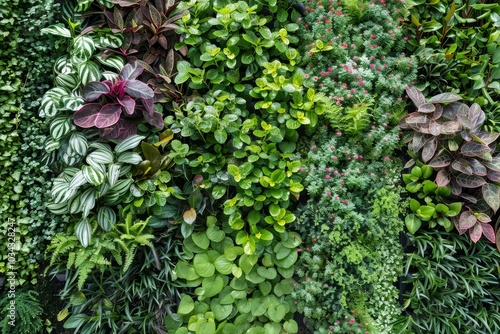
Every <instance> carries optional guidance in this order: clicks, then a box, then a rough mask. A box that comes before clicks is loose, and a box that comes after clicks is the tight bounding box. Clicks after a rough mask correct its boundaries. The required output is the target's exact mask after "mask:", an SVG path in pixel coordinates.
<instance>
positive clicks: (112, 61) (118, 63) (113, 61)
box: [97, 56, 125, 72]
mask: <svg viewBox="0 0 500 334" xmlns="http://www.w3.org/2000/svg"><path fill="white" fill-rule="evenodd" d="M97 60H99V62H100V63H101V64H103V65H106V66H109V67H111V68H114V69H115V70H117V71H118V72H120V71H121V69H122V68H123V66H125V61H124V59H123V58H122V57H120V56H110V57H107V58H104V59H102V58H101V57H97Z"/></svg>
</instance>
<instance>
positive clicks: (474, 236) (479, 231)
mask: <svg viewBox="0 0 500 334" xmlns="http://www.w3.org/2000/svg"><path fill="white" fill-rule="evenodd" d="M481 225H482V224H476V225H474V227H473V228H471V229H469V235H470V239H471V240H472V241H473V242H474V243H476V242H478V240H479V239H481V235H483V227H482V226H481Z"/></svg>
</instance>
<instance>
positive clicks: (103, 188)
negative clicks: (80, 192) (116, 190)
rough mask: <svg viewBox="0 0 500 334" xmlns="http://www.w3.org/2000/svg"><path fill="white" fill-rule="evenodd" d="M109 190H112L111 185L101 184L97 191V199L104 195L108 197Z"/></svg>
mask: <svg viewBox="0 0 500 334" xmlns="http://www.w3.org/2000/svg"><path fill="white" fill-rule="evenodd" d="M109 189H111V186H110V185H109V184H107V183H106V182H104V183H103V184H101V185H100V186H99V188H98V190H97V198H101V197H103V196H104V195H106V194H107V193H108V190H109Z"/></svg>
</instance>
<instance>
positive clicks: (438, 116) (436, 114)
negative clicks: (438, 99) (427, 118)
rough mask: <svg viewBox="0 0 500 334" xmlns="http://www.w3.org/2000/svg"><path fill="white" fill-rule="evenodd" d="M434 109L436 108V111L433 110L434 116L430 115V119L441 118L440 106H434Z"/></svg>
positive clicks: (441, 110) (441, 109) (441, 107)
mask: <svg viewBox="0 0 500 334" xmlns="http://www.w3.org/2000/svg"><path fill="white" fill-rule="evenodd" d="M434 107H435V108H436V110H434V114H433V115H432V119H434V120H437V119H439V118H441V116H442V115H443V110H444V109H443V106H442V105H440V104H435V105H434Z"/></svg>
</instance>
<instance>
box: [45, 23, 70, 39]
mask: <svg viewBox="0 0 500 334" xmlns="http://www.w3.org/2000/svg"><path fill="white" fill-rule="evenodd" d="M42 34H52V35H56V36H62V37H68V38H70V37H71V31H69V29H68V28H66V27H65V26H64V25H63V24H62V23H58V24H53V25H51V26H48V27H47V28H43V29H42Z"/></svg>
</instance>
